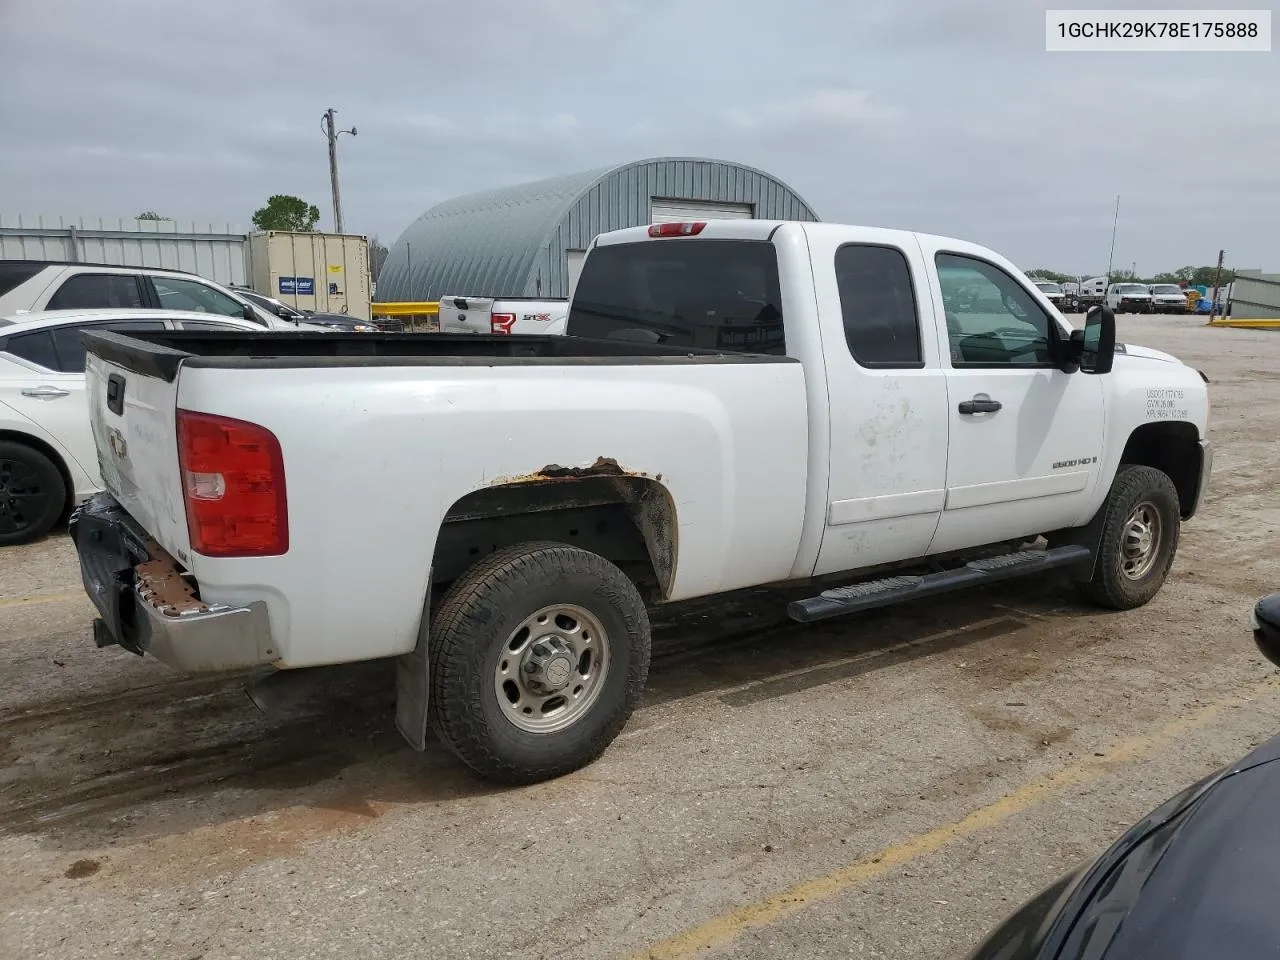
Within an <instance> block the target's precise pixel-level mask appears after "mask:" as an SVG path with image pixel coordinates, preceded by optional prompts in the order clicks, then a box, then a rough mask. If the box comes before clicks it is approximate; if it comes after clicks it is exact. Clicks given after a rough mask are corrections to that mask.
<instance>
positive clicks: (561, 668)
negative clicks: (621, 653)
mask: <svg viewBox="0 0 1280 960" xmlns="http://www.w3.org/2000/svg"><path fill="white" fill-rule="evenodd" d="M608 672H609V637H608V635H607V634H606V633H605V630H604V626H603V624H601V623H600V621H599V619H598V618H597V617H596V616H595V615H594V614H593V613H591V612H590V611H589V610H586V609H584V608H582V607H579V606H577V605H576V604H572V603H557V604H555V605H553V606H550V607H543V608H542V609H541V610H538V611H535V612H534V613H532V614H530V615H529V616H527V617H525V618H524V620H522V621H521V622H520V625H519V626H518V627H516V629H515V630H513V631H512V632H511V634H510V636H508V637H507V639H506V641H505V642H504V643H503V645H502V649H501V650H500V651H499V656H498V662H497V664H496V666H495V667H494V673H493V688H494V692H495V693H497V695H498V706H500V707H501V708H502V713H503V715H504V716H505V717H506V718H507V719H508V720H509V721H510V722H511V723H512V725H513V726H515V727H517V728H519V729H521V730H524V731H527V732H529V733H558V732H559V731H561V730H564V729H566V728H567V727H570V726H572V725H573V724H575V723H577V722H578V721H579V720H581V719H582V717H584V716H585V715H586V714H587V712H588V711H590V709H591V707H592V706H593V705H594V704H595V702H596V700H597V699H598V698H599V696H600V688H601V687H602V686H603V684H604V678H605V675H606V674H607V673H608Z"/></svg>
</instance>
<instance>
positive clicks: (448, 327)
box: [440, 297, 493, 333]
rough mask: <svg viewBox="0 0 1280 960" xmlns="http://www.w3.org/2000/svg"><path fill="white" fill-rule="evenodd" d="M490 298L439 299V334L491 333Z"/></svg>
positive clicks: (491, 304) (491, 305)
mask: <svg viewBox="0 0 1280 960" xmlns="http://www.w3.org/2000/svg"><path fill="white" fill-rule="evenodd" d="M492 311H493V298H492V297H441V298H440V332H441V333H492V332H493V326H492V323H491V322H490V314H491V313H492Z"/></svg>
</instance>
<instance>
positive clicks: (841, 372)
mask: <svg viewBox="0 0 1280 960" xmlns="http://www.w3.org/2000/svg"><path fill="white" fill-rule="evenodd" d="M1114 338H1115V319H1114V317H1113V315H1112V313H1111V311H1109V310H1105V309H1103V310H1097V311H1094V312H1093V313H1091V314H1090V315H1089V316H1088V318H1087V319H1086V321H1085V327H1084V329H1082V330H1073V329H1072V328H1071V326H1070V325H1069V324H1068V323H1067V322H1066V321H1065V320H1064V319H1063V318H1062V316H1061V315H1060V314H1059V313H1058V311H1057V310H1055V309H1054V308H1053V306H1052V305H1051V304H1050V303H1049V301H1048V299H1047V298H1046V297H1045V296H1044V294H1043V293H1042V292H1041V291H1040V290H1038V289H1037V288H1036V287H1035V285H1034V284H1032V283H1031V282H1030V281H1029V280H1028V279H1027V277H1026V276H1025V275H1024V274H1022V273H1021V272H1020V271H1019V270H1018V269H1017V267H1015V266H1014V265H1013V264H1012V263H1010V262H1009V260H1007V259H1006V258H1003V257H1001V256H999V255H998V254H996V253H994V252H992V251H990V250H987V249H985V248H983V247H980V246H977V245H976V244H972V243H966V242H964V241H961V240H953V239H948V238H944V237H934V236H927V235H924V234H917V233H906V232H902V231H896V230H881V229H875V228H871V227H857V226H842V225H840V224H834V223H780V222H776V221H759V220H708V221H699V222H696V223H663V224H654V225H652V226H649V227H647V228H646V227H638V228H630V229H626V230H620V231H616V232H613V233H605V234H601V235H600V236H599V237H597V238H596V240H595V241H594V243H593V245H592V248H591V250H590V251H589V252H588V253H587V255H586V259H585V261H584V263H583V267H582V274H581V277H580V279H579V281H578V284H577V287H576V288H575V290H574V295H573V299H572V302H571V303H570V307H569V318H568V327H567V335H565V336H559V337H556V336H550V337H529V338H527V339H524V338H521V342H520V343H514V344H513V343H509V342H504V341H503V338H500V337H483V336H481V337H471V338H464V337H441V336H426V337H367V338H365V340H366V342H364V343H361V345H360V346H361V348H362V349H361V350H360V351H359V352H353V351H352V350H351V349H350V347H351V342H350V339H349V338H342V337H332V336H331V337H322V336H318V335H317V336H311V335H301V336H290V337H288V338H287V347H288V349H287V350H285V349H282V350H281V351H280V352H279V354H278V355H276V356H272V355H269V353H268V351H267V350H265V349H263V350H257V351H255V352H254V354H253V355H252V356H245V351H244V350H242V349H237V346H238V345H236V344H226V343H220V342H216V341H215V338H208V339H207V340H203V341H197V342H190V341H191V340H192V338H184V337H181V336H179V335H173V336H171V337H168V338H166V337H165V336H164V335H157V336H155V337H152V338H150V339H151V340H152V341H153V342H149V343H145V344H144V343H142V342H141V341H139V340H136V339H131V338H129V337H123V336H119V335H112V334H100V335H93V334H90V335H87V336H86V337H85V340H86V346H87V349H88V351H89V363H88V366H87V369H86V377H87V379H88V381H89V383H90V390H89V397H90V418H91V421H92V423H93V431H94V437H95V440H96V442H97V448H98V456H99V458H100V461H101V463H102V471H103V485H104V486H105V487H106V488H107V491H108V492H106V493H102V494H98V495H96V496H94V497H93V498H91V499H90V500H89V501H88V502H86V503H85V505H84V506H83V507H81V508H80V510H78V511H77V513H76V515H75V518H74V519H73V520H72V525H71V535H72V538H73V539H74V541H75V544H76V549H77V550H78V551H79V554H80V561H81V569H82V571H83V573H84V582H85V585H86V588H87V590H88V592H89V594H90V596H91V598H92V599H93V601H94V604H95V605H96V606H97V608H98V610H99V613H100V620H99V621H98V622H97V624H96V625H95V628H94V630H95V640H96V641H97V642H98V643H100V644H102V645H104V646H105V645H109V644H111V643H119V644H121V645H123V646H124V647H126V648H127V649H129V650H132V651H134V652H138V653H142V652H146V653H148V654H151V655H154V656H156V657H157V658H159V659H161V660H163V661H165V662H167V663H170V664H173V665H175V666H177V667H179V668H182V669H187V670H209V671H216V670H231V669H241V668H249V667H254V666H258V665H262V664H271V665H274V666H276V667H278V668H282V669H288V668H294V667H307V666H315V665H319V664H337V663H343V662H350V661H357V660H367V659H374V658H378V657H393V658H397V660H396V671H395V673H396V691H397V694H396V695H397V706H396V723H397V726H398V727H399V729H400V730H401V732H402V733H403V734H404V735H405V736H406V737H407V738H408V740H409V742H410V743H411V744H412V745H413V746H414V747H416V748H417V749H419V750H421V749H423V748H424V746H425V744H426V743H427V731H428V729H429V728H432V727H433V728H434V729H435V730H437V731H438V732H439V735H440V739H441V740H442V741H443V743H444V744H445V745H446V746H447V747H449V748H450V749H452V750H453V751H454V752H455V753H456V754H457V755H458V756H460V757H461V758H462V759H463V760H465V761H466V762H467V763H469V764H471V765H472V766H473V767H474V768H475V769H476V770H478V771H479V772H481V773H482V774H484V775H485V776H487V777H491V778H494V779H497V780H501V781H507V782H529V781H531V780H539V779H545V778H547V777H551V776H556V775H558V774H562V773H565V772H567V771H569V770H573V769H576V768H577V767H580V766H582V765H583V764H585V763H588V762H590V761H591V760H593V759H594V758H595V757H597V756H598V755H599V754H600V753H601V752H602V751H603V750H604V749H605V747H606V746H607V745H608V743H609V742H610V741H611V740H612V739H613V738H614V736H616V735H617V733H618V732H619V730H620V729H621V728H622V726H623V724H624V723H625V722H626V720H627V717H628V715H629V714H630V713H631V710H632V708H633V707H634V706H635V705H636V702H637V699H638V698H639V696H640V694H641V691H642V689H643V687H644V682H645V676H646V674H647V671H648V667H649V656H650V632H649V620H648V616H647V613H646V606H647V605H651V604H661V603H664V602H667V601H674V600H684V599H688V598H691V597H698V596H706V595H712V594H724V593H728V592H730V591H734V590H740V589H743V588H747V587H757V586H761V585H764V584H776V583H779V582H783V581H793V582H796V583H799V584H801V585H802V584H803V583H804V582H807V581H809V580H810V579H811V578H813V577H823V576H826V575H829V574H837V573H842V572H843V573H845V574H846V575H847V577H848V580H847V581H846V583H845V584H844V585H841V586H834V585H833V584H831V583H830V581H828V582H826V583H823V584H821V585H811V589H812V591H813V594H814V595H813V596H810V597H808V598H806V599H803V600H796V601H794V602H793V603H792V604H791V605H790V606H789V608H788V609H789V613H790V614H791V616H792V617H793V618H795V619H797V620H800V621H803V622H809V621H813V620H820V619H824V618H827V617H832V616H837V615H844V614H849V613H854V612H857V611H860V610H864V609H867V608H869V607H874V606H882V605H884V604H888V603H898V602H907V603H930V604H931V603H933V602H934V601H933V600H932V599H927V598H931V597H933V596H934V595H935V594H940V593H943V592H945V591H948V590H953V589H957V588H960V587H964V586H968V585H974V584H980V583H992V582H995V581H998V580H1001V579H1003V578H1006V577H1011V576H1022V575H1030V574H1033V573H1039V572H1043V571H1046V570H1050V569H1053V568H1062V569H1063V570H1064V571H1065V572H1067V573H1069V574H1070V575H1071V576H1072V577H1073V578H1074V579H1075V580H1076V581H1077V582H1078V583H1079V584H1080V585H1081V587H1082V589H1083V592H1084V595H1085V596H1086V597H1087V598H1088V599H1090V600H1091V601H1093V602H1096V603H1099V604H1102V605H1104V606H1108V607H1112V608H1117V609H1131V608H1134V607H1138V606H1141V605H1142V604H1144V603H1146V602H1147V601H1149V600H1150V599H1151V598H1152V597H1153V596H1155V594H1156V592H1157V591H1158V590H1159V589H1160V587H1161V585H1162V584H1163V583H1164V580H1165V577H1166V575H1167V574H1168V572H1169V569H1170V566H1171V565H1172V563H1173V559H1174V552H1175V550H1176V549H1177V544H1178V531H1179V527H1180V524H1181V523H1182V521H1183V520H1185V519H1187V518H1189V517H1191V516H1192V515H1193V514H1194V513H1195V512H1196V508H1197V505H1198V504H1199V503H1200V500H1201V494H1202V491H1203V489H1204V485H1205V481H1206V479H1207V478H1208V476H1209V468H1210V463H1211V460H1210V452H1211V450H1210V447H1209V446H1208V441H1207V440H1206V439H1205V435H1206V427H1207V419H1208V393H1207V390H1206V387H1205V382H1204V380H1203V379H1202V378H1201V376H1200V375H1199V374H1197V372H1196V371H1195V370H1194V369H1192V368H1191V367H1188V366H1185V365H1184V364H1182V363H1180V362H1178V361H1177V360H1176V359H1175V358H1174V357H1171V356H1169V355H1168V354H1165V353H1161V352H1160V351H1156V350H1147V349H1143V348H1141V347H1137V346H1132V345H1124V346H1121V345H1119V344H1116V343H1115V340H1114ZM281 342H282V344H284V343H286V341H285V340H284V339H283V338H281ZM354 489H359V491H360V496H359V499H358V509H356V508H349V507H348V501H350V499H351V498H350V496H349V493H350V491H352V490H354ZM351 502H354V501H351ZM1041 535H1044V536H1046V537H1047V538H1048V541H1049V546H1048V548H1047V549H1037V550H1032V549H1026V548H1024V547H1023V546H1022V545H1023V544H1026V543H1028V542H1029V541H1033V540H1036V539H1037V538H1038V537H1039V536H1041ZM370 555H375V556H377V558H378V562H377V563H360V562H357V561H356V558H359V557H363V556H370ZM904 563H905V564H914V565H917V566H919V565H920V564H922V563H923V564H924V565H925V567H926V570H925V571H924V572H920V573H919V574H918V575H917V574H915V573H911V572H910V571H904V570H901V569H899V570H889V571H886V565H890V564H904ZM930 564H932V565H933V566H932V568H931V569H929V565H930ZM877 578H878V579H877ZM176 581H180V582H183V583H187V584H189V585H190V586H191V588H192V590H193V591H195V592H194V594H191V595H187V594H178V593H175V592H174V591H172V590H171V589H167V588H168V587H169V586H171V585H172V584H173V583H174V582H176ZM122 610H123V611H128V613H129V616H122V614H121V611H122ZM1117 629H1119V628H1118V627H1117ZM800 646H803V644H802V643H801V644H800Z"/></svg>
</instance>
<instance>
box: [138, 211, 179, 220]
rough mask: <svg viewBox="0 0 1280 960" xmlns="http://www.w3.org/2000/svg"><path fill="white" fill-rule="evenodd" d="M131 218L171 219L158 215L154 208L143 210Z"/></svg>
mask: <svg viewBox="0 0 1280 960" xmlns="http://www.w3.org/2000/svg"><path fill="white" fill-rule="evenodd" d="M133 219H135V220H172V219H173V218H172V217H162V216H160V214H158V213H156V212H155V211H154V210H143V211H142V212H141V213H140V214H138V215H137V216H136V217H134V218H133Z"/></svg>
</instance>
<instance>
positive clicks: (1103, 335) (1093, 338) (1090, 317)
mask: <svg viewBox="0 0 1280 960" xmlns="http://www.w3.org/2000/svg"><path fill="white" fill-rule="evenodd" d="M1077 337H1078V338H1079V344H1080V372H1081V373H1110V372H1111V366H1112V364H1113V362H1114V361H1115V356H1116V315H1115V314H1114V313H1112V312H1111V309H1110V308H1109V307H1091V308H1090V310H1089V312H1088V313H1087V314H1085V318H1084V329H1083V330H1076V331H1073V332H1072V335H1071V339H1072V341H1076V339H1077Z"/></svg>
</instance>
